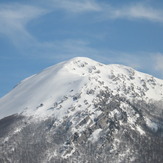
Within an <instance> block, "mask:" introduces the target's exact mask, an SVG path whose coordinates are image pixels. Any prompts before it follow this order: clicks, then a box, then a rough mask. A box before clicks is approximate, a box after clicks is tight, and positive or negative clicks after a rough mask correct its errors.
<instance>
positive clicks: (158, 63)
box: [153, 54, 163, 74]
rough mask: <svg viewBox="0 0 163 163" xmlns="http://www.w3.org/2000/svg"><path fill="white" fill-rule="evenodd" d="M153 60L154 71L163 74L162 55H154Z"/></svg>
mask: <svg viewBox="0 0 163 163" xmlns="http://www.w3.org/2000/svg"><path fill="white" fill-rule="evenodd" d="M153 59H154V66H155V70H156V71H159V72H160V73H161V74H163V54H156V55H155V56H154V58H153Z"/></svg>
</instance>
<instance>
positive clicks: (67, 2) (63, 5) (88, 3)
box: [46, 0, 101, 14]
mask: <svg viewBox="0 0 163 163" xmlns="http://www.w3.org/2000/svg"><path fill="white" fill-rule="evenodd" d="M46 2H47V1H46ZM48 2H49V5H50V6H51V7H52V8H54V9H63V10H65V11H67V12H71V13H74V14H77V13H78V14H79V13H85V12H98V11H100V10H101V6H100V5H99V4H98V3H97V2H95V1H94V0H80V1H79V0H49V1H48Z"/></svg>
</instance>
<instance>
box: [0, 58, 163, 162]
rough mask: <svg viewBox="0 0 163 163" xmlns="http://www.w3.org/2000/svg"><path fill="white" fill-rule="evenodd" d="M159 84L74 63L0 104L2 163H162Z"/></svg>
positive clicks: (120, 69) (162, 87)
mask: <svg viewBox="0 0 163 163" xmlns="http://www.w3.org/2000/svg"><path fill="white" fill-rule="evenodd" d="M162 93H163V81H162V80H159V79H157V78H154V77H152V76H150V75H147V74H143V73H140V72H138V71H136V70H134V69H132V68H129V67H126V66H122V65H104V64H101V63H98V62H95V61H93V60H91V59H88V58H74V59H72V60H70V61H67V62H64V63H60V64H58V65H55V66H52V67H50V68H48V69H45V70H44V71H43V72H41V73H39V74H37V75H34V76H32V77H30V78H27V79H25V80H24V81H22V82H21V83H20V84H19V85H18V86H17V87H16V88H14V89H13V90H12V91H11V92H10V93H9V94H7V95H6V96H4V97H3V98H2V99H0V106H1V108H0V116H1V120H0V163H1V162H2V163H8V162H9V163H10V162H11V163H13V162H14V163H45V162H47V163H54V162H55V163H69V162H73V163H76V162H80V163H82V162H83V163H86V162H88V163H96V162H97V163H100V162H102V163H130V162H131V163H132V162H133V163H162V162H163V155H162V153H163V107H162V104H163V94H162Z"/></svg>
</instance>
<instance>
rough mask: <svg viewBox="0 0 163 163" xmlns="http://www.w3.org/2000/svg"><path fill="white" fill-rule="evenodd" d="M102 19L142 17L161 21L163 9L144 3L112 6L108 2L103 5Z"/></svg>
mask: <svg viewBox="0 0 163 163" xmlns="http://www.w3.org/2000/svg"><path fill="white" fill-rule="evenodd" d="M102 11H103V14H102V15H103V18H104V19H128V20H135V19H144V20H148V21H153V22H163V11H162V10H159V9H155V8H153V7H152V6H149V5H145V4H144V3H138V4H130V5H123V6H121V7H114V6H111V5H109V4H107V5H105V6H103V10H102Z"/></svg>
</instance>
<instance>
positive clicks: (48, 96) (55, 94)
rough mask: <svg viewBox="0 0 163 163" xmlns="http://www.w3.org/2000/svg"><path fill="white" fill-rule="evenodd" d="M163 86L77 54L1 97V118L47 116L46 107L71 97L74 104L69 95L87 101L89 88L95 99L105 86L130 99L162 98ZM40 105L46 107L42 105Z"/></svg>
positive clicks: (153, 80) (155, 81)
mask: <svg viewBox="0 0 163 163" xmlns="http://www.w3.org/2000/svg"><path fill="white" fill-rule="evenodd" d="M162 85H163V81H162V80H159V79H157V78H154V77H152V76H150V75H147V74H143V73H140V72H138V71H136V70H134V69H132V68H130V67H126V66H123V65H113V64H112V65H105V64H101V63H99V62H96V61H94V60H92V59H89V58H86V57H76V58H73V59H71V60H69V61H66V62H62V63H59V64H57V65H54V66H51V67H49V68H47V69H45V70H43V71H42V72H41V73H39V74H36V75H34V76H32V77H29V78H27V79H25V80H23V81H22V82H21V83H20V84H19V85H18V86H17V87H16V88H14V89H13V90H12V91H11V92H9V93H8V94H7V95H6V96H4V97H3V98H1V99H0V105H1V108H0V118H3V117H5V116H8V115H11V114H14V113H21V112H25V113H26V115H27V114H29V115H31V114H37V115H38V116H48V115H51V114H52V113H51V112H47V111H46V110H47V109H48V108H50V107H52V106H53V104H54V103H55V102H58V101H62V100H63V98H64V97H67V98H68V99H69V104H68V105H67V104H65V107H66V108H67V107H71V105H72V104H73V100H72V99H73V98H70V97H73V96H75V95H76V94H81V95H82V98H83V99H82V100H84V98H85V97H87V92H88V91H89V90H90V91H93V92H94V94H92V95H89V96H88V97H87V98H91V100H93V98H95V96H96V95H97V94H98V93H99V92H100V91H105V90H106V88H107V89H108V90H109V91H110V92H112V93H113V94H114V95H116V94H118V95H119V96H122V97H125V98H127V99H129V100H133V99H137V100H140V99H143V100H144V99H146V100H148V101H149V100H157V101H159V100H162V99H163V94H162V92H163V86H162ZM72 90H73V91H72ZM91 103H92V101H90V104H91ZM41 104H44V106H42V107H41V108H40V107H39V106H40V105H41ZM38 107H39V109H37V108H38ZM66 111H67V110H64V111H63V112H64V113H62V115H64V114H66ZM53 114H55V115H56V112H55V111H53ZM57 114H61V113H57Z"/></svg>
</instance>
